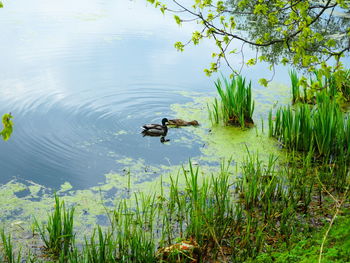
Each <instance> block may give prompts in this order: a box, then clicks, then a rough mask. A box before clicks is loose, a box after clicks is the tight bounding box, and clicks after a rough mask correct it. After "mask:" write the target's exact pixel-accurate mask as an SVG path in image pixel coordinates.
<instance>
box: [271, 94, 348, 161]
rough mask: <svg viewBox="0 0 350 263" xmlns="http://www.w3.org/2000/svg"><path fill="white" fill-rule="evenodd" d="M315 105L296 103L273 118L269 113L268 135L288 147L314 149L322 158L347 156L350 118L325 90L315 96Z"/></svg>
mask: <svg viewBox="0 0 350 263" xmlns="http://www.w3.org/2000/svg"><path fill="white" fill-rule="evenodd" d="M317 102H318V103H317V106H310V105H307V104H298V105H295V107H293V108H292V107H290V106H287V107H281V108H279V109H278V110H277V111H276V118H275V120H274V121H273V120H272V112H270V114H269V128H270V130H269V135H270V136H271V137H275V138H277V139H278V140H279V141H280V142H281V143H282V145H283V146H284V147H286V148H288V149H290V150H298V151H304V152H308V151H310V150H312V151H314V153H315V155H316V156H318V157H323V158H324V159H325V160H330V159H335V158H337V157H338V156H343V157H344V156H346V158H348V157H349V153H350V141H349V136H350V133H349V132H350V129H349V125H350V120H349V117H348V116H347V115H346V114H344V113H343V112H342V111H341V109H340V107H339V105H338V104H337V103H336V102H335V101H333V100H331V99H330V98H329V97H328V96H327V95H326V94H325V93H321V94H319V95H318V96H317Z"/></svg>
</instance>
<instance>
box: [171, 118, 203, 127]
mask: <svg viewBox="0 0 350 263" xmlns="http://www.w3.org/2000/svg"><path fill="white" fill-rule="evenodd" d="M168 122H169V125H175V126H177V127H178V126H198V125H199V123H198V121H196V120H193V121H184V120H182V119H172V120H169V121H168Z"/></svg>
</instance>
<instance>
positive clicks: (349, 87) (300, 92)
mask: <svg viewBox="0 0 350 263" xmlns="http://www.w3.org/2000/svg"><path fill="white" fill-rule="evenodd" d="M289 76H290V80H291V88H292V103H293V104H294V103H297V102H302V103H309V104H315V103H316V97H317V95H318V94H319V93H322V92H324V93H326V94H327V96H328V97H330V98H331V99H335V100H337V101H338V102H340V103H342V102H349V101H350V78H349V76H350V70H344V69H338V70H337V71H335V72H328V71H326V70H324V69H315V70H314V71H313V72H312V74H311V75H310V77H309V79H308V80H307V79H306V78H304V77H303V78H300V77H299V76H298V74H297V72H296V71H295V70H291V71H290V72H289Z"/></svg>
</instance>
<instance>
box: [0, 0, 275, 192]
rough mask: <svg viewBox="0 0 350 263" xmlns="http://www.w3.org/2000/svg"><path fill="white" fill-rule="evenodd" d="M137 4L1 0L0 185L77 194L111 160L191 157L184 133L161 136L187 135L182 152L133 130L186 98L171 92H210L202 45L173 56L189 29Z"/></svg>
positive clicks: (195, 147) (196, 144)
mask: <svg viewBox="0 0 350 263" xmlns="http://www.w3.org/2000/svg"><path fill="white" fill-rule="evenodd" d="M145 2H146V1H143V0H138V1H128V0H112V1H111V0H84V1H82V0H76V1H57V0H55V1H52V0H33V1H25V0H17V1H8V2H7V1H6V2H5V3H4V4H5V7H4V8H3V9H2V10H0V24H1V27H0V35H1V40H0V50H1V53H0V56H1V63H0V113H1V115H2V114H3V113H6V112H12V114H13V116H14V122H15V131H14V133H13V136H12V137H11V139H10V141H8V142H3V141H0V173H1V176H0V183H6V182H8V181H9V180H11V179H13V178H17V179H20V180H30V181H33V182H36V183H39V184H42V185H45V186H48V187H53V188H55V187H59V185H61V184H62V183H64V182H66V181H68V182H70V183H71V184H72V185H73V186H74V187H75V188H86V187H89V186H93V185H96V184H97V183H99V182H101V181H103V180H104V174H106V173H108V172H110V171H118V170H120V169H122V167H121V165H120V164H118V163H117V162H116V160H118V159H121V158H125V157H129V158H133V159H139V158H140V159H144V160H145V162H146V163H148V164H151V165H157V164H178V163H181V162H184V161H187V160H188V158H189V157H192V156H196V155H199V154H200V150H199V149H200V147H201V143H200V140H199V139H198V138H192V137H191V134H190V133H188V132H187V131H186V130H185V129H177V130H176V132H173V131H170V132H169V135H168V137H169V138H170V139H171V140H175V139H176V138H180V137H181V136H185V137H189V138H190V139H191V140H192V141H193V144H192V147H191V148H189V147H187V146H188V145H185V144H181V143H176V144H174V143H171V144H161V143H160V142H159V138H143V137H142V136H141V135H140V131H141V129H140V126H141V125H142V124H144V123H148V122H160V120H161V119H162V118H163V117H168V116H171V114H172V112H171V110H170V105H171V104H173V103H185V102H187V101H188V100H189V99H188V98H185V97H183V96H181V95H180V92H181V91H196V92H209V91H213V85H212V80H211V79H208V78H207V77H206V76H205V75H204V74H203V73H202V70H203V68H204V67H205V66H206V65H208V63H209V62H210V53H209V52H208V50H210V49H211V48H212V46H211V44H210V43H204V44H203V45H202V46H200V47H196V48H189V49H187V50H186V52H184V53H178V52H177V51H176V50H175V49H174V48H173V43H174V42H175V41H178V40H185V39H187V38H188V36H189V33H190V32H191V30H193V28H191V27H182V28H178V27H177V25H176V24H175V23H174V22H173V20H172V18H171V17H170V18H167V17H164V16H162V15H161V13H160V12H159V10H156V9H154V8H153V7H151V6H147V5H146V4H145ZM234 63H235V62H234ZM261 71H262V68H260V69H259V68H258V69H256V71H255V73H254V72H251V73H250V76H249V77H250V78H252V79H258V78H259V77H260V76H257V75H256V74H257V73H256V72H261ZM248 74H249V72H248ZM279 77H280V76H277V77H276V78H277V79H278V78H279Z"/></svg>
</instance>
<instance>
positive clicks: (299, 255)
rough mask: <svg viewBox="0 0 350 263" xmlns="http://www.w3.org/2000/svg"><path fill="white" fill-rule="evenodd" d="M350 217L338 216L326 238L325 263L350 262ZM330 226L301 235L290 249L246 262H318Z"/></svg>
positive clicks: (273, 252) (264, 254)
mask: <svg viewBox="0 0 350 263" xmlns="http://www.w3.org/2000/svg"><path fill="white" fill-rule="evenodd" d="M349 226H350V217H349V215H347V216H341V217H338V218H337V220H336V222H335V224H334V225H333V227H332V229H331V231H330V232H329V235H328V238H327V240H326V243H325V246H324V250H323V254H322V261H321V262H323V263H328V262H329V263H331V262H339V263H345V262H350V227H349ZM327 228H328V225H326V226H325V227H324V228H323V229H322V230H321V231H319V232H317V233H315V234H314V235H313V236H312V237H310V238H307V239H303V238H305V237H304V235H301V236H300V239H301V240H299V241H296V242H295V245H294V246H293V247H292V249H290V250H281V251H272V252H270V253H263V254H261V255H259V256H258V257H257V258H256V259H254V260H250V261H246V262H257V263H269V262H280V263H282V262H299V263H312V262H318V260H319V253H320V248H321V244H322V240H323V236H324V234H325V232H326V230H327Z"/></svg>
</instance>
